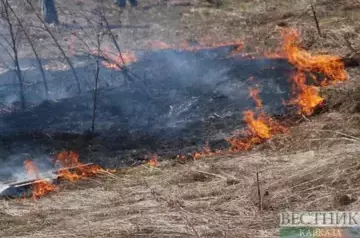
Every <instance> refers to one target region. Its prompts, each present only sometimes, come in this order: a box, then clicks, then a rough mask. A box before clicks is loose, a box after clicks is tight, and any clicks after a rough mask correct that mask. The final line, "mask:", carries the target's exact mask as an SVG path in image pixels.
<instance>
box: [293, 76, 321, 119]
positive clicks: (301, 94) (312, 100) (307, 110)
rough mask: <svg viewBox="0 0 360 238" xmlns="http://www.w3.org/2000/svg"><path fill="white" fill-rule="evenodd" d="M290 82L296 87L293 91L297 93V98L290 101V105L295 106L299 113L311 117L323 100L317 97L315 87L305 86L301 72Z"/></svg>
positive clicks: (304, 78) (304, 79)
mask: <svg viewBox="0 0 360 238" xmlns="http://www.w3.org/2000/svg"><path fill="white" fill-rule="evenodd" d="M292 80H293V82H294V84H295V85H296V87H295V90H297V91H298V93H297V96H295V98H293V99H291V100H290V102H289V104H290V105H297V106H298V108H299V112H300V113H303V114H305V115H307V116H308V115H311V114H312V113H313V111H314V109H315V108H316V107H317V106H319V105H320V104H321V103H323V102H324V99H323V98H322V97H321V96H320V95H319V93H318V91H317V89H316V87H315V86H311V85H310V86H309V85H306V83H305V81H306V76H305V74H304V73H302V72H297V73H296V74H295V75H294V76H293V77H292Z"/></svg>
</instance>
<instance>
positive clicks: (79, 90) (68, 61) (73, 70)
mask: <svg viewBox="0 0 360 238" xmlns="http://www.w3.org/2000/svg"><path fill="white" fill-rule="evenodd" d="M26 2H27V3H28V4H29V5H30V7H31V9H32V10H33V11H34V13H35V15H36V17H37V18H38V19H39V20H40V21H41V23H42V24H43V26H44V28H45V30H46V31H47V32H48V33H49V35H50V36H51V38H52V39H53V41H54V42H55V44H56V46H57V47H58V49H59V50H60V52H61V54H62V55H63V56H64V58H65V60H66V62H67V63H68V65H69V66H70V68H71V71H72V73H73V75H74V77H75V81H76V86H77V89H78V93H81V87H80V80H79V78H78V76H77V74H76V71H75V68H74V66H73V64H72V63H71V61H70V59H69V57H67V55H66V53H65V51H64V50H63V48H62V47H61V45H60V44H59V42H58V41H57V40H56V38H55V36H54V34H53V33H52V32H51V30H50V29H49V27H48V26H47V25H46V23H45V22H44V20H43V19H42V18H41V16H40V15H39V14H38V13H37V12H36V10H35V8H34V6H33V5H32V3H31V1H30V0H26Z"/></svg>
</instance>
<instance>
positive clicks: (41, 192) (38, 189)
mask: <svg viewBox="0 0 360 238" xmlns="http://www.w3.org/2000/svg"><path fill="white" fill-rule="evenodd" d="M55 190H56V186H55V185H54V184H51V183H49V182H48V181H46V180H37V181H35V183H34V184H33V185H32V197H33V199H34V200H36V199H37V198H39V197H43V196H45V195H46V194H48V193H50V192H52V191H55Z"/></svg>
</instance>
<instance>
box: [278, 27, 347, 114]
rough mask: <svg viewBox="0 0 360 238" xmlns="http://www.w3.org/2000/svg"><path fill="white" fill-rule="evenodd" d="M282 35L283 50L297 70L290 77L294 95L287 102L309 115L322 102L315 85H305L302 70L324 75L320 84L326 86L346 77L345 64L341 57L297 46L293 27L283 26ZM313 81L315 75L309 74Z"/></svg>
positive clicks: (295, 32)
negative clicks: (313, 51) (312, 53)
mask: <svg viewBox="0 0 360 238" xmlns="http://www.w3.org/2000/svg"><path fill="white" fill-rule="evenodd" d="M281 35H282V37H283V41H284V42H283V50H284V52H285V53H286V57H287V59H288V60H289V62H290V63H291V64H293V65H294V66H295V67H296V68H297V69H298V72H297V73H296V74H295V75H294V76H293V77H292V81H293V83H294V86H295V87H294V90H293V94H294V95H296V96H295V97H294V98H293V99H291V100H290V102H289V104H291V105H296V106H298V108H299V113H303V114H305V115H311V114H312V113H313V111H314V109H315V108H316V107H317V106H319V105H321V103H323V101H324V99H323V98H322V97H321V96H320V95H319V93H318V91H317V90H316V87H314V86H309V85H306V75H305V74H304V72H308V73H311V72H319V73H322V74H323V75H324V77H325V80H323V81H322V82H321V86H327V85H330V84H334V83H337V82H341V81H345V80H346V79H347V76H346V72H345V66H344V63H343V62H342V60H341V58H340V57H338V56H333V55H311V54H310V53H309V52H307V51H305V50H304V49H301V48H300V46H299V43H298V41H299V36H300V35H299V33H298V32H297V31H296V30H295V29H287V28H284V29H282V30H281ZM311 76H312V77H313V79H314V80H315V81H317V80H316V77H315V76H314V75H311Z"/></svg>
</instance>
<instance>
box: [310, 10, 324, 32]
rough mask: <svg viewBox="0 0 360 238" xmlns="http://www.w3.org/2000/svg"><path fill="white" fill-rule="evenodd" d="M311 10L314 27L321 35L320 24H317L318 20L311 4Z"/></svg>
mask: <svg viewBox="0 0 360 238" xmlns="http://www.w3.org/2000/svg"><path fill="white" fill-rule="evenodd" d="M311 11H312V13H313V16H314V21H315V24H316V29H317V31H318V33H319V36H320V37H322V34H321V30H320V25H319V21H318V19H317V16H316V11H315V8H314V6H313V5H312V4H311Z"/></svg>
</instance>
